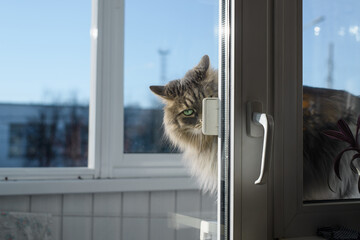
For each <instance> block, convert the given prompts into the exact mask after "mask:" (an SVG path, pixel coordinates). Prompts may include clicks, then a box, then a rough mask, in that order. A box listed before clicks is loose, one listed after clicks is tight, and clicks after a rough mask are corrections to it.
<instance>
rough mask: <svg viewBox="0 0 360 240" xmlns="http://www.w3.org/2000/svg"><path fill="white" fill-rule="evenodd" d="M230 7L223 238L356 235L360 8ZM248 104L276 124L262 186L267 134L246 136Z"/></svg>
mask: <svg viewBox="0 0 360 240" xmlns="http://www.w3.org/2000/svg"><path fill="white" fill-rule="evenodd" d="M229 3H230V11H229V13H230V18H229V19H230V20H229V22H230V28H229V29H231V30H230V34H229V35H230V37H229V46H228V47H229V49H230V51H229V53H230V57H229V58H228V61H229V65H228V67H229V89H228V92H226V93H227V94H228V95H229V96H230V98H229V99H230V100H229V102H228V107H229V113H228V117H229V122H228V124H229V127H228V128H229V131H230V133H229V148H230V154H229V156H228V157H225V159H224V158H222V164H223V165H225V168H226V169H227V170H229V173H230V175H229V176H230V178H229V179H230V183H229V186H228V188H227V190H228V193H229V195H228V196H229V199H228V202H225V203H227V204H228V206H229V208H228V210H229V211H228V213H229V214H228V220H229V221H228V222H229V228H228V231H229V236H230V238H226V239H276V238H281V239H282V238H290V237H303V236H315V235H316V232H317V229H318V228H319V227H324V226H334V225H342V226H344V227H347V228H356V227H359V224H358V221H356V219H357V218H356V217H357V216H358V214H359V211H360V204H359V190H358V189H359V188H358V181H359V176H358V170H357V169H358V165H357V164H358V163H357V159H358V157H359V156H360V155H357V154H358V148H359V147H358V143H357V134H358V132H357V130H356V129H357V126H356V125H357V120H358V116H359V114H360V110H359V109H360V108H359V106H360V105H359V104H358V101H359V98H358V95H359V92H360V91H357V88H358V85H359V84H358V75H359V74H357V71H358V69H359V65H360V62H359V60H358V59H359V56H360V51H359V41H360V37H359V36H360V34H359V21H360V19H359V18H358V14H357V13H356V11H355V10H354V9H358V6H357V5H358V3H357V1H346V2H344V1H335V0H334V1H327V0H326V1H325V0H316V1H314V0H276V1H265V0H264V1H263V0H257V1H251V0H242V1H240V0H239V1H230V2H229ZM224 86H225V87H226V85H224ZM224 86H223V87H224ZM222 101H223V99H222ZM253 102H256V103H260V104H261V105H262V109H261V112H263V113H266V114H267V115H269V116H271V115H272V116H273V119H274V141H273V154H272V158H271V159H270V162H267V163H266V164H265V166H270V168H269V169H270V170H269V171H268V173H269V176H268V179H267V181H266V182H265V183H264V184H262V185H256V184H254V182H255V181H256V180H257V178H258V174H259V172H260V169H261V167H262V165H263V163H261V161H260V159H261V157H262V156H261V154H262V150H261V149H262V144H263V138H261V137H258V136H262V135H263V133H262V131H261V130H259V131H260V132H257V131H258V130H254V131H255V134H253V132H252V131H251V129H250V130H249V123H248V122H249V120H248V119H249V114H252V113H253V112H254V111H251V110H250V111H249V108H248V106H249V104H250V105H251V103H253ZM222 104H224V103H222ZM224 116H225V117H226V115H224V114H223V115H222V119H223V120H224ZM251 116H252V115H251ZM250 119H251V118H250ZM224 123H225V124H226V123H227V122H226V118H225V121H224ZM251 124H252V123H251ZM251 124H250V125H251ZM347 125H349V128H347ZM351 136H353V137H351ZM349 138H350V139H349ZM269 148H270V146H269ZM349 148H350V149H349ZM348 149H349V150H348ZM220 150H221V153H223V152H224V149H220ZM342 152H345V154H342ZM339 154H340V155H339ZM337 156H339V157H337ZM225 160H227V161H228V162H226V161H225ZM226 164H228V165H226ZM265 171H266V169H265ZM223 180H224V178H223ZM225 180H226V178H225ZM225 183H226V181H225ZM225 185H226V184H225ZM222 223H224V222H222ZM225 223H226V222H225Z"/></svg>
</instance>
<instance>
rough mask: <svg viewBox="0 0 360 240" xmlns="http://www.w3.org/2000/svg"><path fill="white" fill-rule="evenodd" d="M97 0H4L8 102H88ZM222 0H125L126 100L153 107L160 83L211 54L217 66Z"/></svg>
mask: <svg viewBox="0 0 360 240" xmlns="http://www.w3.org/2000/svg"><path fill="white" fill-rule="evenodd" d="M90 14H91V1H90V0H76V1H73V0H62V1H49V0H35V1H25V0H13V1H1V2H0V27H1V29H2V31H1V35H0V83H1V87H0V102H16V103H42V102H47V103H48V102H63V101H70V100H71V99H73V98H74V97H75V96H76V98H77V99H78V101H80V102H82V103H86V102H88V98H89V91H90V90H89V80H90V35H89V31H90V17H91V15H90ZM217 21H218V2H217V1H216V0H182V1H169V0H154V1H148V0H138V1H133V0H131V1H125V66H124V68H125V71H124V79H125V89H124V90H125V104H127V105H137V106H142V107H149V106H151V104H153V103H154V102H156V101H157V100H156V99H155V98H154V97H153V95H152V93H151V92H150V90H149V86H150V85H153V84H160V83H161V81H160V56H159V54H158V50H159V49H168V50H169V51H170V53H169V55H168V57H167V69H166V73H167V74H166V76H167V80H172V79H176V78H180V77H182V76H183V75H184V73H185V72H186V71H187V70H188V69H190V68H191V67H192V66H193V65H195V64H196V63H197V61H199V60H200V58H201V57H202V55H204V54H208V55H209V56H210V58H211V60H212V63H213V65H214V67H217V58H218V57H217V56H218V48H217V42H218V40H217V38H218V36H217Z"/></svg>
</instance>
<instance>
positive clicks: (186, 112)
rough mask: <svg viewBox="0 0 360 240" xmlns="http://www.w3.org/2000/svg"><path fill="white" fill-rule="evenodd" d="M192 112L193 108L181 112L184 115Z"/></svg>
mask: <svg viewBox="0 0 360 240" xmlns="http://www.w3.org/2000/svg"><path fill="white" fill-rule="evenodd" d="M193 113H194V110H193V109H186V110H184V111H183V114H184V115H185V116H191V115H192V114H193Z"/></svg>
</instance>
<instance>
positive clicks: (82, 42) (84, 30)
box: [0, 0, 91, 103]
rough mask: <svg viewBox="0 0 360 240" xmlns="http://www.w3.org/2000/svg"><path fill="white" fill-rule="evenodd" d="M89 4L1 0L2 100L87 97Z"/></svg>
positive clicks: (84, 0)
mask: <svg viewBox="0 0 360 240" xmlns="http://www.w3.org/2000/svg"><path fill="white" fill-rule="evenodd" d="M89 2H90V1H89V0H76V1H71V0H62V1H54V0H51V1H49V0H34V1H26V0H12V1H0V29H1V34H0V84H1V87H0V102H21V103H41V102H44V101H45V102H52V101H67V100H69V99H71V98H74V96H75V95H77V98H78V100H79V101H82V102H85V101H88V100H87V99H88V98H89V79H90V68H89V66H90V65H89V64H90V43H89V40H90V38H89V29H90V13H91V11H90V10H91V8H90V7H91V6H90V4H89Z"/></svg>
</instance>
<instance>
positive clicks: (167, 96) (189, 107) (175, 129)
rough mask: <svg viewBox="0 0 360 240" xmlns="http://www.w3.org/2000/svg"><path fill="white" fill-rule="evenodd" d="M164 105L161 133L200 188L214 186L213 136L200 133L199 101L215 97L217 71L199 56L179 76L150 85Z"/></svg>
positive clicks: (214, 155)
mask: <svg viewBox="0 0 360 240" xmlns="http://www.w3.org/2000/svg"><path fill="white" fill-rule="evenodd" d="M150 89H151V91H152V92H153V93H155V94H156V95H158V96H159V97H160V98H161V99H162V100H163V102H164V103H165V106H164V128H165V134H166V136H167V137H168V138H169V140H170V141H171V143H172V144H173V145H175V146H176V147H178V148H179V149H180V150H181V151H182V152H183V161H184V162H185V165H186V166H187V167H188V169H190V172H191V173H192V175H194V176H195V177H196V179H197V180H198V183H199V185H200V187H201V189H202V190H203V191H205V192H206V191H209V192H211V193H215V192H216V189H217V174H218V173H217V136H207V135H204V134H203V133H202V130H201V128H202V100H203V99H204V98H206V97H217V96H218V73H217V70H214V69H213V68H211V67H210V59H209V57H208V56H207V55H205V56H203V57H202V58H201V60H200V62H199V63H198V65H197V66H195V67H194V68H193V69H191V70H189V71H188V72H187V73H186V74H185V76H184V77H183V78H182V79H178V80H174V81H171V82H169V83H167V84H166V85H165V86H150Z"/></svg>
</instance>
